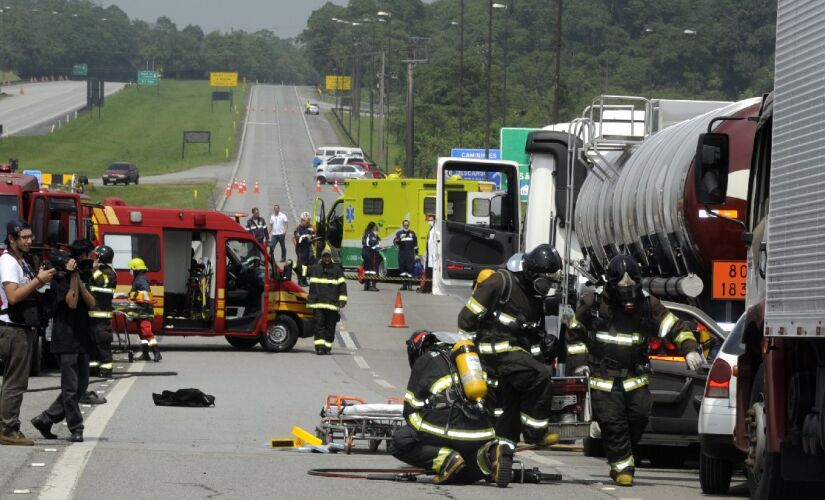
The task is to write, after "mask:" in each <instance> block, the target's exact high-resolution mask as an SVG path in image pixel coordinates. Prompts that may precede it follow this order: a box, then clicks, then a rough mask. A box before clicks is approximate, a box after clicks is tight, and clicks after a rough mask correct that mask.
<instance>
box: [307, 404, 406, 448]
mask: <svg viewBox="0 0 825 500" xmlns="http://www.w3.org/2000/svg"><path fill="white" fill-rule="evenodd" d="M403 412H404V405H403V404H402V403H401V401H400V400H398V399H395V398H392V399H389V400H388V401H387V402H386V403H378V404H367V403H365V402H364V400H363V399H361V398H356V397H352V396H339V395H335V394H330V395H329V396H327V400H326V402H325V404H324V407H323V408H322V409H321V422H320V423H319V424H318V425H317V426H316V427H315V435H316V436H318V438H320V439H321V440H322V441H323V442H324V444H329V443H334V442H336V440H338V441H339V442H341V443H343V445H344V447H345V448H344V450H345V451H346V452H347V454H349V453H352V447H353V445H354V443H355V441H367V443H368V446H369V449H370V450H371V451H377V450H378V447H379V446H380V445H381V441H385V445H386V449H387V452H392V434H393V432H395V430H396V429H398V428H399V427H401V426H402V425H404V413H403Z"/></svg>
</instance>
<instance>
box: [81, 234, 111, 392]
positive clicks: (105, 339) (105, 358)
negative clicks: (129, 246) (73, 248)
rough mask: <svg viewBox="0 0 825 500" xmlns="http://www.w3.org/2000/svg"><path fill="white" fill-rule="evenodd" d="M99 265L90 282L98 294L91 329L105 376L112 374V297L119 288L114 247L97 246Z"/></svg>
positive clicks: (90, 288) (91, 316)
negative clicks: (114, 260)
mask: <svg viewBox="0 0 825 500" xmlns="http://www.w3.org/2000/svg"><path fill="white" fill-rule="evenodd" d="M94 255H95V256H96V257H97V265H96V267H95V269H94V270H93V271H92V275H91V279H90V280H89V281H88V283H87V287H88V288H89V291H90V292H92V295H93V296H94V298H95V307H94V308H93V309H92V310H91V311H89V318H90V325H89V328H90V331H91V334H92V341H93V342H94V343H95V351H94V356H93V357H94V358H96V361H97V362H98V363H99V364H98V369H99V370H100V376H101V377H109V376H111V375H112V338H113V335H112V298H114V295H115V288H117V273H115V270H114V269H113V268H112V265H111V264H112V259H113V258H114V256H115V252H114V250H112V248H111V247H108V246H106V245H102V246H99V247H97V248H95V250H94Z"/></svg>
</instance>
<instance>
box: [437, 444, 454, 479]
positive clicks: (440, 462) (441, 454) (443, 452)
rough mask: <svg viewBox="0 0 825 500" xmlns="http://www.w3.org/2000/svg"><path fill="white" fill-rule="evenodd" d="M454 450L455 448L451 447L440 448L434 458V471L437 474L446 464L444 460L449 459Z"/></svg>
mask: <svg viewBox="0 0 825 500" xmlns="http://www.w3.org/2000/svg"><path fill="white" fill-rule="evenodd" d="M452 452H453V450H451V449H449V448H441V449H439V450H438V455H436V456H435V458H434V459H433V472H435V473H436V474H438V473H439V472H441V468H442V467H443V466H444V461H445V460H447V457H449V456H450V453H452Z"/></svg>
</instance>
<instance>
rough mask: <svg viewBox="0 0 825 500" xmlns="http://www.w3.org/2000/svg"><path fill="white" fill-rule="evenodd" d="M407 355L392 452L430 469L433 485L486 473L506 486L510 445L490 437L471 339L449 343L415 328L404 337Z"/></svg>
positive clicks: (466, 480) (483, 388)
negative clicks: (401, 411) (407, 376)
mask: <svg viewBox="0 0 825 500" xmlns="http://www.w3.org/2000/svg"><path fill="white" fill-rule="evenodd" d="M440 335H444V334H440ZM407 357H408V359H409V362H410V367H411V368H412V373H411V374H410V380H409V382H408V383H407V393H406V395H405V396H404V418H405V420H406V422H407V425H405V426H403V427H401V428H399V429H398V430H397V431H395V434H393V443H394V444H395V452H394V453H393V455H394V456H395V457H396V458H398V459H399V460H402V461H404V462H406V463H408V464H410V465H413V466H416V467H423V468H425V469H428V470H431V471H433V472H435V478H434V479H433V483H435V484H445V483H463V484H468V483H473V482H475V481H478V480H480V479H485V478H489V479H491V480H492V481H494V482H495V483H496V485H498V486H499V487H502V488H503V487H506V486H507V485H508V484H509V483H510V481H511V479H512V475H513V453H514V451H515V445H514V443H512V442H511V441H507V440H504V439H497V438H496V435H495V430H494V429H493V425H492V423H491V422H490V420H489V418H488V416H487V412H486V409H485V408H484V405H483V403H482V401H483V400H484V396H485V393H486V389H487V387H486V384H485V382H484V377H483V372H482V370H481V362H480V360H479V357H478V353H477V352H475V346H474V344H473V343H472V341H470V340H466V339H465V340H461V341H459V342H457V343H456V344H455V345H451V344H450V343H445V342H441V341H440V339H439V337H438V336H437V335H436V334H434V333H431V332H428V331H426V330H421V331H417V332H415V333H413V335H412V336H411V337H410V338H409V339H408V340H407Z"/></svg>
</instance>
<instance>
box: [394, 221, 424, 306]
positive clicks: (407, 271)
mask: <svg viewBox="0 0 825 500" xmlns="http://www.w3.org/2000/svg"><path fill="white" fill-rule="evenodd" d="M392 242H393V244H394V245H396V246H398V269H399V270H400V271H401V278H402V279H407V280H412V278H413V267H415V258H416V257H417V256H418V236H416V234H415V231H413V230H412V229H410V221H408V220H405V221H404V222H402V223H401V229H399V230H398V231H397V232H396V233H395V238H393V240H392ZM401 289H402V290H412V281H404V282H403V284H402V285H401Z"/></svg>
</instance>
